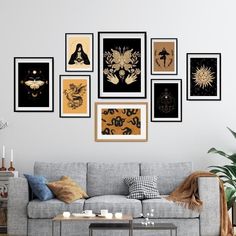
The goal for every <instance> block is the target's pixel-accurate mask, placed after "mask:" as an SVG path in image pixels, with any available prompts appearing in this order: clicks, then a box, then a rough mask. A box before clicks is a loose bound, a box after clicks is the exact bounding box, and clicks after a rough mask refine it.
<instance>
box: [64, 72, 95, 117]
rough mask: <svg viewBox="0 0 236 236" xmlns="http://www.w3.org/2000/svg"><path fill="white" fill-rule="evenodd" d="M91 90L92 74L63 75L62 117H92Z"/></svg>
mask: <svg viewBox="0 0 236 236" xmlns="http://www.w3.org/2000/svg"><path fill="white" fill-rule="evenodd" d="M90 90H91V88H90V75H61V76H60V117H70V118H72V117H75V118H76V117H81V118H86V117H87V118H88V117H90V113H91V104H90V96H91V94H90Z"/></svg>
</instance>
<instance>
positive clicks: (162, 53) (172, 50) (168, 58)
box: [151, 38, 178, 75]
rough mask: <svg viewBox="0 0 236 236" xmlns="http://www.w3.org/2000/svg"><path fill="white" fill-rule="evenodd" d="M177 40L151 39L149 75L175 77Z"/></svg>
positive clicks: (176, 69)
mask: <svg viewBox="0 0 236 236" xmlns="http://www.w3.org/2000/svg"><path fill="white" fill-rule="evenodd" d="M177 73H178V40H177V38H152V39H151V74H152V75H177Z"/></svg>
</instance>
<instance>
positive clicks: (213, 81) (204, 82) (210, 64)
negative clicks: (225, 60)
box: [186, 53, 221, 101]
mask: <svg viewBox="0 0 236 236" xmlns="http://www.w3.org/2000/svg"><path fill="white" fill-rule="evenodd" d="M203 72H204V74H201V73H203ZM203 76H204V78H203ZM186 78H187V83H186V85H187V86H186V99H187V100H188V101H221V53H187V54H186Z"/></svg>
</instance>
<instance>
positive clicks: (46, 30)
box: [0, 0, 236, 173]
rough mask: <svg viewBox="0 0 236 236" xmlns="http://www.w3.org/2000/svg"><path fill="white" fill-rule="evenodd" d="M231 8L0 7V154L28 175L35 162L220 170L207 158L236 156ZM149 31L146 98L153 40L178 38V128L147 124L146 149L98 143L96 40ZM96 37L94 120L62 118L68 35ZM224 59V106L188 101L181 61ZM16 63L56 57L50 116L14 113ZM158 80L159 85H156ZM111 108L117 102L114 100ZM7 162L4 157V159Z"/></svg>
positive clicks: (187, 4) (125, 2) (231, 1)
mask: <svg viewBox="0 0 236 236" xmlns="http://www.w3.org/2000/svg"><path fill="white" fill-rule="evenodd" d="M235 9H236V2H235V0H227V1H222V0H198V1H190V0H178V1H176V0H172V1H171V0H165V1H163V0H147V1H141V0H138V1H137V0H119V1H112V0H97V1H96V0H93V1H92V0H86V1H82V0H67V1H66V0H20V1H19V0H0V118H1V117H2V118H4V119H5V120H7V121H8V122H9V127H8V128H7V129H5V130H1V131H0V149H1V146H2V144H5V145H6V147H7V148H8V150H9V149H10V148H13V149H14V150H15V166H16V167H17V169H18V170H19V171H20V172H21V173H23V172H32V167H33V163H34V161H36V160H40V161H99V162H101V161H115V162H118V161H159V162H160V161H162V162H174V161H193V163H194V168H195V169H206V168H207V166H209V165H211V164H219V163H224V162H223V161H221V160H220V158H216V157H213V156H210V155H207V154H206V152H207V150H208V149H209V148H210V147H212V146H215V147H219V148H222V149H225V150H229V151H236V145H235V144H236V142H235V141H236V140H234V139H233V137H232V136H231V135H230V134H229V132H228V131H227V130H226V126H229V127H231V128H232V129H234V130H236V109H235V107H236V92H235V88H236V77H235V67H236V66H235V65H236V64H235V61H236V60H235V53H236V43H235V37H234V36H235V22H236V14H235ZM115 30H120V31H146V32H147V36H148V40H147V49H148V51H147V81H148V84H147V88H148V99H147V101H148V102H149V101H150V99H149V96H150V79H151V78H157V76H156V77H155V76H151V75H150V66H149V65H150V38H151V37H177V38H178V43H179V74H178V75H177V76H173V77H171V78H181V79H182V80H183V122H182V123H151V122H149V141H148V142H145V143H96V142H95V141H94V106H93V103H94V102H95V101H98V99H97V32H98V31H115ZM71 32H75V33H78V32H93V33H94V36H95V45H94V46H95V71H94V73H92V78H91V79H92V118H91V119H79V118H78V119H61V118H59V114H58V113H59V109H58V104H59V94H58V90H59V87H58V85H59V75H60V74H65V71H64V53H65V52H64V51H65V49H64V37H65V33H71ZM187 52H221V53H222V101H220V102H219V101H215V102H212V101H209V102H208V101H200V102H196V101H194V102H191V101H186V60H185V58H186V53H187ZM13 57H54V59H55V77H54V78H55V90H54V91H55V104H54V107H55V112H54V113H14V112H13ZM158 78H159V77H158ZM113 101H114V100H113ZM8 158H9V153H8Z"/></svg>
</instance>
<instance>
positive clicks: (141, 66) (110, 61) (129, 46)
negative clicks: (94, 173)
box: [99, 32, 146, 97]
mask: <svg viewBox="0 0 236 236" xmlns="http://www.w3.org/2000/svg"><path fill="white" fill-rule="evenodd" d="M145 41H146V34H145V33H102V32H100V33H99V70H100V71H99V97H144V96H145V79H146V78H145V56H146V55H145Z"/></svg>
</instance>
